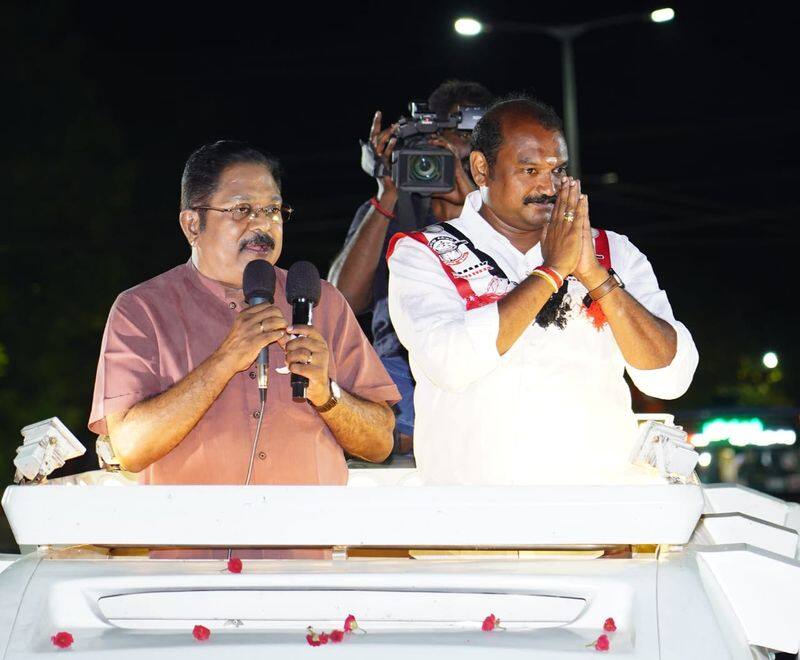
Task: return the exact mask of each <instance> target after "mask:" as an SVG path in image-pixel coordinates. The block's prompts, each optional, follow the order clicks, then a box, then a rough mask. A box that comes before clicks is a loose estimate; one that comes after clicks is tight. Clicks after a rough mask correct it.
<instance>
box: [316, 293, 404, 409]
mask: <svg viewBox="0 0 800 660" xmlns="http://www.w3.org/2000/svg"><path fill="white" fill-rule="evenodd" d="M322 285H323V289H322V295H323V296H324V297H325V298H327V300H326V301H325V305H326V308H327V310H326V312H327V313H326V321H327V322H328V323H330V334H328V333H324V334H325V336H326V337H327V338H328V344H329V345H328V349H329V351H330V357H331V366H330V376H331V378H333V379H334V380H335V381H336V382H337V383H338V384H339V386H340V387H341V388H342V389H344V390H346V391H348V392H350V393H351V394H355V395H356V396H360V397H361V398H362V399H366V400H368V401H386V402H387V403H389V404H390V405H391V404H393V403H397V402H398V401H399V400H400V399H401V396H400V392H399V391H398V390H397V387H396V386H395V384H394V382H393V381H392V378H391V376H389V374H388V373H387V372H386V369H385V368H384V366H383V363H382V362H381V360H380V358H379V357H378V354H377V353H376V352H375V349H374V348H372V345H371V344H370V343H369V341H368V340H367V338H366V336H365V335H364V332H363V331H362V330H361V326H360V325H359V324H358V321H357V320H356V317H355V314H353V310H352V309H350V305H348V304H347V301H346V300H345V299H344V296H342V294H341V293H339V291H338V290H337V289H335V288H334V287H333V286H332V285H331V284H329V283H327V282H323V283H322ZM326 324H327V323H326Z"/></svg>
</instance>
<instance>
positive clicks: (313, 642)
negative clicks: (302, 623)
mask: <svg viewBox="0 0 800 660" xmlns="http://www.w3.org/2000/svg"><path fill="white" fill-rule="evenodd" d="M306 641H307V642H308V643H309V644H310V645H311V646H319V645H320V644H321V643H322V642H320V641H319V637H317V636H316V635H312V634H310V633H309V634H308V635H306Z"/></svg>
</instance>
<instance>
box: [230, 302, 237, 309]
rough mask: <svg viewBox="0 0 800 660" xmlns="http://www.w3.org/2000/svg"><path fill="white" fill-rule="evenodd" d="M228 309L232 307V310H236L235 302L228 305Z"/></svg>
mask: <svg viewBox="0 0 800 660" xmlns="http://www.w3.org/2000/svg"><path fill="white" fill-rule="evenodd" d="M228 307H230V308H231V309H236V303H235V302H230V303H228Z"/></svg>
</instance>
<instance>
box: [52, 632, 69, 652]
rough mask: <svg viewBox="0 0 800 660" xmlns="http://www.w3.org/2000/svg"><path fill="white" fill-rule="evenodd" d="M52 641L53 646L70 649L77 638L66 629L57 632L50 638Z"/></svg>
mask: <svg viewBox="0 0 800 660" xmlns="http://www.w3.org/2000/svg"><path fill="white" fill-rule="evenodd" d="M50 641H51V642H52V643H53V646H57V647H58V648H60V649H68V648H69V647H70V646H72V643H73V642H74V641H75V639H74V638H73V637H72V635H71V634H70V633H68V632H66V631H61V632H58V633H56V634H55V635H53V636H52V637H51V638H50Z"/></svg>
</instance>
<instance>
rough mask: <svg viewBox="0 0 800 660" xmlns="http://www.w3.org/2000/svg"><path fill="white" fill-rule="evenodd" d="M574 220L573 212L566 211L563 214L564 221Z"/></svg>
mask: <svg viewBox="0 0 800 660" xmlns="http://www.w3.org/2000/svg"><path fill="white" fill-rule="evenodd" d="M574 219H575V211H567V212H566V213H564V220H566V221H567V222H572V221H573V220H574Z"/></svg>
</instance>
